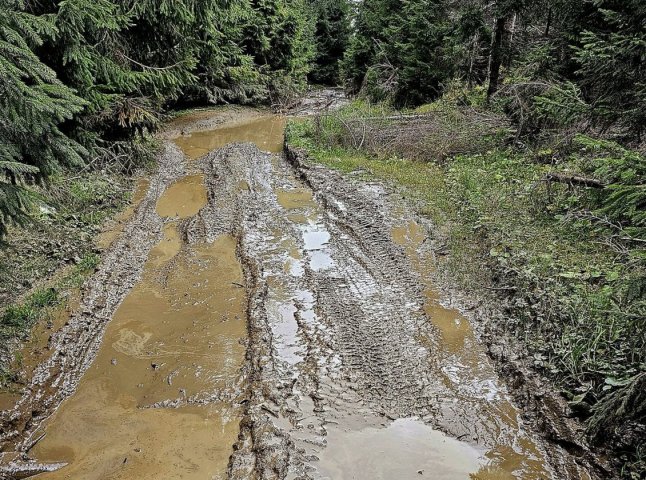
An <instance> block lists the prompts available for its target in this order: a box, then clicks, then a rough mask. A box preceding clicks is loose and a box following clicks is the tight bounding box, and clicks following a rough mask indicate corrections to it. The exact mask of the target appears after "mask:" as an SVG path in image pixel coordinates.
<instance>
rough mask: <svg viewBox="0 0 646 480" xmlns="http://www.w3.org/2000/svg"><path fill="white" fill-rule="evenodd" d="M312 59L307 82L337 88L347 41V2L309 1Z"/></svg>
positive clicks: (348, 39)
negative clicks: (313, 28) (312, 28)
mask: <svg viewBox="0 0 646 480" xmlns="http://www.w3.org/2000/svg"><path fill="white" fill-rule="evenodd" d="M311 10H312V16H313V17H314V18H316V25H315V31H314V49H315V57H314V64H313V68H312V71H311V72H310V74H309V79H310V80H311V81H313V82H314V83H320V84H324V85H338V84H339V81H340V72H339V68H340V65H339V64H340V62H341V59H342V58H343V54H344V52H345V50H346V49H347V46H348V42H349V41H350V6H349V4H348V1H347V0H312V2H311Z"/></svg>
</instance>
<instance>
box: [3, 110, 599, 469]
mask: <svg viewBox="0 0 646 480" xmlns="http://www.w3.org/2000/svg"><path fill="white" fill-rule="evenodd" d="M245 112H246V113H245V114H244V115H243V116H240V117H235V118H230V119H229V120H231V121H230V122H225V123H222V122H221V121H220V120H221V119H222V116H221V115H220V114H218V113H217V112H216V113H214V112H210V113H205V112H198V113H196V114H193V115H188V116H185V117H181V118H179V119H176V120H175V121H174V122H173V123H172V124H171V126H170V127H169V129H168V130H167V132H166V136H167V141H166V146H165V150H164V152H163V153H162V154H161V156H160V167H159V172H158V173H157V174H156V175H154V176H153V177H152V178H151V179H150V180H149V183H148V184H147V185H144V184H143V183H142V184H140V194H139V195H138V197H139V199H140V201H139V203H138V204H137V205H136V207H133V208H132V211H131V212H129V213H128V217H127V218H128V219H127V220H124V221H123V222H117V223H118V224H117V226H115V229H116V230H117V231H116V233H114V234H112V235H114V236H112V237H111V236H110V235H107V236H106V240H102V241H104V242H105V244H106V246H108V245H109V247H108V250H107V253H106V254H105V255H104V258H103V262H102V264H101V267H100V268H99V270H98V272H97V273H96V274H95V275H94V276H93V277H92V278H91V279H90V280H89V281H88V282H87V284H86V285H85V286H84V289H83V295H82V299H81V302H80V306H79V308H78V309H77V311H76V313H75V314H73V315H72V317H71V318H70V319H69V320H68V321H67V323H66V324H65V325H64V326H63V327H62V328H61V329H59V330H58V331H57V333H55V334H54V335H53V336H52V337H51V338H50V339H49V342H48V351H49V352H50V353H51V355H50V356H49V357H48V358H46V359H45V360H44V361H43V362H42V363H40V364H39V366H37V367H36V368H35V370H34V374H33V376H32V378H33V380H32V381H31V383H30V384H29V385H28V386H27V387H26V388H25V390H24V392H22V396H21V397H20V398H19V399H18V400H17V402H16V404H15V406H14V407H13V408H11V409H7V410H5V411H3V413H2V417H0V425H1V426H2V435H1V437H0V440H1V442H2V452H3V453H2V468H3V469H4V470H3V471H4V474H5V476H6V477H8V478H25V477H28V476H32V475H34V474H39V475H38V478H43V479H64V478H83V479H132V478H137V479H158V478H195V479H198V478H200V479H204V478H212V479H224V478H230V479H254V478H257V479H286V478H299V479H308V478H309V479H320V480H323V479H334V480H343V479H358V478H360V479H371V480H372V479H384V480H386V479H395V478H396V479H418V478H442V479H468V478H471V479H482V480H485V479H545V478H553V479H579V478H594V477H593V476H590V475H589V474H588V472H587V471H586V468H585V466H584V465H583V462H582V461H580V460H579V459H578V458H577V457H575V456H573V455H571V454H570V453H568V452H566V451H565V450H563V449H562V448H560V447H559V446H557V445H556V444H554V443H549V442H546V441H545V440H544V439H543V438H542V437H540V436H539V435H538V434H537V432H535V431H534V430H533V429H532V428H530V426H529V424H527V423H526V422H525V421H524V419H523V416H522V414H521V411H519V409H518V408H517V407H516V406H515V405H514V403H513V402H512V400H511V398H512V395H511V394H512V393H513V392H509V391H508V389H507V386H506V384H505V383H504V382H503V381H502V380H501V379H500V378H499V377H498V375H497V374H496V371H495V369H494V366H493V364H492V363H491V361H490V359H489V357H488V356H487V355H486V353H485V350H484V348H483V346H482V345H481V344H480V342H479V340H478V337H477V335H476V334H475V333H474V331H473V329H472V327H471V324H470V321H469V319H467V318H466V317H465V316H463V315H462V314H461V313H460V312H459V311H457V310H453V309H450V308H445V307H444V306H443V305H442V303H441V301H440V296H439V294H438V292H437V290H436V289H435V287H434V286H433V285H432V284H431V283H430V281H429V278H430V277H431V275H430V272H431V271H432V269H433V257H432V255H431V251H430V247H429V245H428V242H427V241H426V240H427V233H426V227H425V226H423V225H422V224H420V223H419V222H418V221H417V219H415V218H413V217H412V216H411V215H410V214H409V213H407V212H408V211H409V210H408V209H407V208H406V207H405V205H403V204H402V203H401V201H400V200H399V199H398V197H397V196H396V195H394V194H392V192H390V191H388V190H386V189H385V188H383V187H382V186H380V185H376V184H369V183H360V182H358V181H353V180H349V179H348V178H347V177H342V176H340V175H338V174H336V173H333V172H331V171H330V170H327V169H325V168H322V167H312V166H308V165H307V164H306V163H305V162H304V161H303V158H304V157H303V155H302V153H300V152H295V151H292V150H289V151H288V152H287V153H286V154H285V155H283V154H281V151H282V148H283V140H282V138H283V135H282V131H283V127H284V119H283V118H280V117H275V116H263V115H260V114H252V113H249V112H247V111H246V110H245ZM209 115H210V116H209ZM219 115H220V116H219ZM226 118H228V117H226ZM171 139H172V140H171ZM236 142H243V143H236ZM146 188H147V190H146ZM124 218H126V217H124Z"/></svg>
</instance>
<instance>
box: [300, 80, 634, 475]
mask: <svg viewBox="0 0 646 480" xmlns="http://www.w3.org/2000/svg"><path fill="white" fill-rule="evenodd" d="M462 93H464V91H463V92H462ZM467 95H471V96H472V97H473V99H472V100H470V101H468V102H466V103H465V102H463V101H456V98H458V97H460V95H458V96H456V95H455V92H450V93H449V94H447V95H446V96H445V97H444V98H442V99H439V100H438V101H437V102H434V103H432V104H428V105H424V106H421V107H419V108H417V109H416V110H414V111H408V112H403V113H402V112H395V111H393V110H392V109H390V108H388V107H387V106H383V105H370V104H368V103H366V102H365V101H357V102H355V103H354V104H352V105H350V106H348V107H346V108H345V109H344V110H342V111H341V112H339V113H338V114H334V115H326V116H319V117H316V118H314V119H312V120H309V121H307V122H292V123H290V124H289V126H288V133H287V139H288V142H289V143H290V144H291V145H292V146H296V147H301V148H304V149H306V150H307V151H308V152H309V154H310V156H311V157H312V158H313V159H314V160H316V161H318V162H321V163H324V164H325V165H328V166H330V167H332V168H335V169H339V170H341V171H345V172H350V171H355V172H356V171H359V172H364V174H366V175H369V176H373V177H377V178H379V179H382V180H386V181H388V182H392V183H394V184H395V185H398V186H400V187H402V188H403V192H404V194H405V195H406V196H408V197H410V198H411V199H412V200H413V201H414V202H413V203H414V204H415V205H417V208H418V211H419V213H420V214H423V215H427V216H428V217H430V218H431V219H432V221H433V223H434V225H435V227H436V228H435V232H433V235H435V237H436V238H435V240H436V241H437V243H438V245H439V247H438V248H439V249H440V250H446V252H448V253H449V255H446V256H443V255H441V256H439V257H438V258H440V259H441V260H440V265H439V266H440V268H441V270H442V272H443V276H444V277H446V278H447V279H448V280H449V281H451V282H454V283H455V285H456V286H457V287H459V288H461V289H462V290H463V291H467V292H471V293H472V294H475V295H477V296H481V297H482V298H489V299H491V298H492V295H495V297H494V298H495V301H496V302H499V304H500V305H503V313H504V316H505V319H506V320H505V322H504V324H503V325H501V327H502V328H503V329H504V330H506V331H507V332H509V333H510V334H513V335H515V336H517V337H518V338H520V339H522V340H523V342H524V343H525V344H526V345H527V348H528V355H529V358H530V360H531V363H533V365H534V367H535V368H536V369H537V370H539V371H540V372H542V373H543V374H545V375H546V376H548V377H550V378H551V379H552V380H553V381H554V382H555V383H556V384H557V385H558V388H560V390H561V391H562V393H563V395H564V396H565V397H566V398H567V399H568V401H569V402H570V405H571V406H572V409H573V410H574V411H575V412H576V415H578V416H579V417H580V418H581V419H582V420H583V421H585V422H586V423H587V425H588V428H589V438H590V441H591V442H596V443H599V444H601V445H605V446H610V445H612V446H614V448H615V452H617V455H618V456H619V459H618V462H619V463H620V464H623V468H624V469H625V471H626V475H627V476H629V475H631V474H632V475H638V473H635V472H639V471H641V469H643V468H644V464H643V461H644V458H643V456H641V457H640V455H641V454H640V453H639V452H642V451H643V448H644V447H643V437H640V436H641V435H643V433H644V427H643V420H644V398H643V393H638V392H643V391H644V378H645V373H644V372H646V295H645V294H646V262H645V260H646V234H645V233H646V230H644V227H645V226H646V223H645V221H644V212H645V208H644V207H645V206H646V203H645V202H646V192H645V190H644V182H645V178H646V176H645V174H646V170H645V169H644V165H645V164H644V157H643V156H642V155H641V154H639V153H637V152H635V151H632V150H629V149H626V148H624V147H622V146H620V145H618V144H616V143H614V142H611V141H607V140H600V139H598V138H593V137H591V136H586V135H583V134H576V135H573V136H571V138H570V139H569V141H567V142H565V141H563V139H562V138H561V137H559V138H558V139H556V140H554V141H553V142H552V143H547V142H543V143H540V144H534V145H532V146H528V145H525V144H523V143H519V142H517V141H515V138H517V137H516V135H517V131H516V129H515V128H513V127H512V125H513V123H510V122H508V121H505V118H504V115H503V114H502V112H498V113H497V112H496V111H495V109H491V108H488V109H487V110H484V109H483V108H481V107H480V106H479V102H478V99H479V98H480V95H481V91H479V90H478V89H476V90H475V91H473V92H467ZM453 132H455V134H453ZM469 140H471V141H469ZM620 407H621V408H620ZM609 410H612V411H613V415H609ZM609 441H610V442H613V443H611V444H608V443H607V442H609ZM631 472H632V473H631ZM635 478H638V477H635Z"/></svg>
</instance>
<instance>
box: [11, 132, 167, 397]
mask: <svg viewBox="0 0 646 480" xmlns="http://www.w3.org/2000/svg"><path fill="white" fill-rule="evenodd" d="M155 147H156V146H155V144H154V142H152V141H147V142H141V144H136V145H135V144H133V145H125V146H120V145H116V146H115V149H114V151H110V152H108V153H106V154H105V158H102V157H97V159H96V161H95V163H94V164H90V165H88V167H87V168H86V169H83V170H81V171H64V172H61V173H60V174H58V175H56V176H54V177H52V178H51V179H50V180H49V183H48V184H47V185H46V186H42V187H40V188H37V187H35V188H34V196H35V197H36V198H37V201H36V202H35V204H34V205H33V207H32V210H31V212H30V218H29V220H28V222H26V223H25V224H23V225H13V226H10V228H9V231H8V234H7V235H6V237H5V238H4V239H3V240H2V241H0V387H3V386H6V384H7V383H8V382H10V381H11V380H12V379H13V378H14V377H15V374H16V372H15V371H14V370H13V369H14V367H15V365H16V362H14V356H15V349H16V346H17V345H19V343H20V342H21V341H23V340H25V339H26V338H28V336H29V333H30V331H31V329H32V327H33V326H34V325H35V324H36V323H37V322H39V321H41V320H43V319H46V318H48V316H49V315H50V313H51V311H52V309H54V308H58V307H60V305H61V304H63V303H64V302H65V301H66V298H67V296H68V295H67V293H68V292H69V291H70V290H72V289H74V288H78V287H80V286H81V284H82V283H83V281H84V280H85V278H87V276H88V275H90V274H91V273H92V272H93V271H94V269H95V267H96V265H98V262H99V253H100V251H99V250H98V249H97V247H96V246H95V243H94V237H95V236H96V234H97V233H99V232H100V231H101V229H102V226H103V224H104V223H105V221H106V220H107V219H109V218H111V217H112V216H114V215H115V214H116V213H117V212H119V211H121V210H122V209H123V208H124V207H125V205H127V204H128V202H129V200H130V196H131V193H132V190H133V183H134V175H133V174H134V173H135V172H141V171H142V170H146V169H149V168H150V167H151V166H152V163H153V162H152V158H153V155H154V152H155V151H156V150H155ZM118 148H121V150H118Z"/></svg>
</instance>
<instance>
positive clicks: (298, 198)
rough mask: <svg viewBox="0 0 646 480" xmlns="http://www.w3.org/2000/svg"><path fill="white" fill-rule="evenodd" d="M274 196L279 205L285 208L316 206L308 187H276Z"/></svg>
mask: <svg viewBox="0 0 646 480" xmlns="http://www.w3.org/2000/svg"><path fill="white" fill-rule="evenodd" d="M276 197H277V199H278V203H279V204H280V206H281V207H283V208H284V209H285V210H294V209H302V208H316V207H317V205H316V202H315V201H314V196H313V195H312V191H311V190H310V189H309V188H291V189H285V188H278V189H276Z"/></svg>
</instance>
